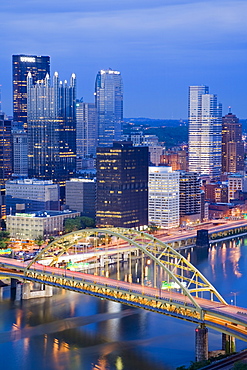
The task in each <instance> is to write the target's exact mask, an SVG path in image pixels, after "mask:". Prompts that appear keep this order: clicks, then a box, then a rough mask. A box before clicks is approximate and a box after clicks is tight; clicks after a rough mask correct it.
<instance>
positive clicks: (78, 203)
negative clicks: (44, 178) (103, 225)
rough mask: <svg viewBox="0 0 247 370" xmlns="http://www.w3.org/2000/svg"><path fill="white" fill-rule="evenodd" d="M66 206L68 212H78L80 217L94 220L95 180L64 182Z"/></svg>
mask: <svg viewBox="0 0 247 370" xmlns="http://www.w3.org/2000/svg"><path fill="white" fill-rule="evenodd" d="M65 194H66V205H67V206H68V207H69V209H70V210H73V211H77V212H80V213H81V215H82V216H88V217H91V218H93V219H95V212H96V180H95V179H94V180H91V179H80V178H76V179H70V181H66V193H65Z"/></svg>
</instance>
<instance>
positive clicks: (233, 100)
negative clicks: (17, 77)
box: [0, 0, 247, 119]
mask: <svg viewBox="0 0 247 370" xmlns="http://www.w3.org/2000/svg"><path fill="white" fill-rule="evenodd" d="M0 12H1V22H0V35H1V53H0V84H1V85H2V102H3V103H2V109H3V110H4V111H5V112H6V113H7V114H12V67H11V56H12V54H34V55H50V57H51V70H52V73H53V72H54V71H58V72H59V75H60V77H61V79H62V80H64V79H69V78H70V75H71V73H72V72H74V73H76V76H77V95H78V97H81V96H83V98H84V101H85V102H93V99H94V97H93V92H94V82H95V77H96V74H97V72H98V70H100V69H105V68H109V67H111V68H113V69H116V70H119V71H121V74H122V77H123V82H124V116H125V117H150V118H175V119H179V118H186V117H187V101H188V96H187V95H188V86H189V85H203V84H205V85H208V86H209V87H210V92H211V93H214V94H217V95H218V99H219V101H220V102H221V103H222V104H223V113H224V114H225V113H227V111H228V106H229V105H231V106H232V111H233V113H235V114H236V115H237V116H239V117H240V118H247V88H246V86H247V78H246V76H247V67H246V66H247V22H246V14H247V1H246V0H234V1H233V0H231V1H227V0H205V1H200V0H196V1H195V0H180V1H179V0H69V1H68V0H60V1H57V0H43V1H41V0H21V1H20V0H1V2H0Z"/></svg>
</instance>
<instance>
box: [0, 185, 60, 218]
mask: <svg viewBox="0 0 247 370" xmlns="http://www.w3.org/2000/svg"><path fill="white" fill-rule="evenodd" d="M44 210H47V211H51V210H53V211H59V210H60V201H59V185H58V184H54V183H53V182H52V181H51V180H45V181H40V180H36V179H24V180H19V179H18V180H9V181H7V182H6V212H7V214H8V215H9V214H12V215H14V214H15V213H16V212H30V211H44Z"/></svg>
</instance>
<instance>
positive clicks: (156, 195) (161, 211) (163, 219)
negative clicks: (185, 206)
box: [148, 166, 179, 228]
mask: <svg viewBox="0 0 247 370" xmlns="http://www.w3.org/2000/svg"><path fill="white" fill-rule="evenodd" d="M148 222H149V223H154V224H156V225H159V226H160V227H162V228H173V227H178V226H179V172H177V171H172V168H171V167H162V166H161V167H149V180H148Z"/></svg>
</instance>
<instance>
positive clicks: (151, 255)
mask: <svg viewBox="0 0 247 370" xmlns="http://www.w3.org/2000/svg"><path fill="white" fill-rule="evenodd" d="M99 240H101V241H104V243H103V244H104V245H101V246H100V247H97V246H96V242H97V243H98V241H99ZM86 241H87V242H86ZM88 241H90V244H91V245H92V246H91V247H88V246H87V245H88V243H89V242H88ZM93 244H94V245H93ZM79 245H81V248H79V247H78V246H79ZM82 245H83V247H82ZM79 249H82V250H79ZM75 252H77V253H79V252H80V255H82V256H83V255H84V257H80V258H81V259H82V260H83V261H84V262H85V261H87V263H85V266H86V267H84V271H83V272H78V271H70V270H68V269H66V265H65V264H64V262H61V261H63V256H66V258H67V259H68V258H69V257H70V256H71V259H72V256H74V255H75ZM81 252H82V253H81ZM64 258H65V257H64ZM123 259H124V260H125V264H127V270H128V273H127V274H126V267H125V272H124V273H123V268H122V264H123V262H122V261H123ZM47 261H48V262H49V264H48V265H47ZM110 261H111V262H112V263H114V278H111V277H109V262H110ZM137 266H139V267H138V268H139V270H138V271H139V274H137V275H138V278H137V279H136V280H138V281H133V280H134V279H133V276H134V274H133V269H136V268H137ZM147 266H148V268H149V277H148V279H147V278H146V275H145V274H146V269H147ZM0 274H2V275H5V276H6V275H8V276H10V277H12V278H15V279H18V280H21V281H27V282H30V281H32V282H39V283H44V284H48V285H51V286H55V287H60V288H64V289H68V290H72V291H76V292H79V293H84V294H90V295H93V296H96V297H100V298H104V299H109V300H112V301H116V302H120V303H123V304H126V305H130V306H134V307H138V308H143V309H146V310H150V311H153V312H157V313H161V314H164V315H169V316H173V317H176V318H178V319H182V320H187V321H190V322H193V323H196V324H199V325H201V327H204V326H206V327H210V328H213V329H215V330H217V331H220V332H221V333H225V334H227V335H230V336H233V337H235V338H238V339H241V340H243V341H247V309H245V308H240V307H236V306H232V305H229V304H227V302H226V301H225V300H224V298H223V297H222V296H221V295H220V293H219V292H218V291H217V290H216V289H215V288H214V286H213V285H212V284H210V282H209V281H208V280H207V279H206V278H205V277H204V276H203V275H202V274H201V272H200V271H199V270H197V269H196V268H195V267H194V266H193V265H192V264H191V263H190V262H189V261H188V260H187V259H186V258H185V257H183V256H182V255H181V254H180V253H179V252H178V251H176V250H174V249H173V248H172V247H171V246H169V245H167V244H165V243H163V242H162V241H160V240H159V239H157V238H155V237H154V236H152V235H149V234H146V233H144V232H140V231H136V230H132V229H124V228H114V229H85V230H80V231H75V232H72V233H70V234H67V235H64V236H62V237H60V238H58V239H56V240H54V241H53V242H52V243H50V244H49V245H48V246H47V247H46V248H44V249H43V250H42V251H41V252H40V253H39V254H38V255H36V257H35V258H34V259H33V260H31V261H29V262H20V261H16V260H15V259H10V258H3V257H2V258H0ZM137 275H135V276H137ZM150 275H151V276H150ZM164 288H165V289H164Z"/></svg>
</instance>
